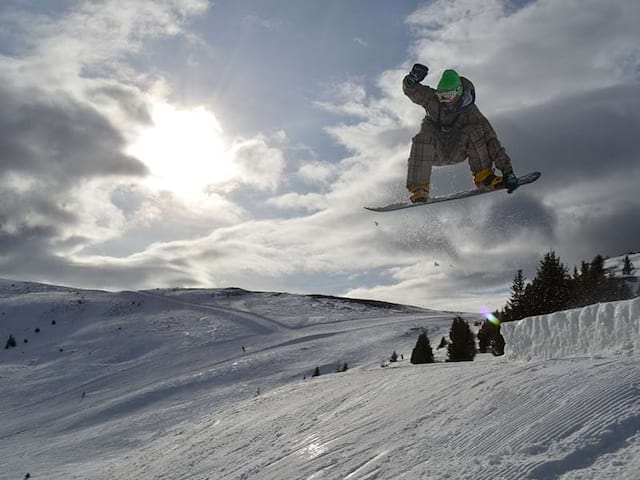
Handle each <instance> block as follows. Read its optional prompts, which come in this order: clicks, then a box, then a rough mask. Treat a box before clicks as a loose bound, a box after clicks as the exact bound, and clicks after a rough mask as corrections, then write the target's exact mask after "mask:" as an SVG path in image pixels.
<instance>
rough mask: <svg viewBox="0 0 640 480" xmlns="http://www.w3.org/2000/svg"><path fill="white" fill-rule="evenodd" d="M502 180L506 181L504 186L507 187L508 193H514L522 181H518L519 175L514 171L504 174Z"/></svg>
mask: <svg viewBox="0 0 640 480" xmlns="http://www.w3.org/2000/svg"><path fill="white" fill-rule="evenodd" d="M502 181H503V182H504V186H505V188H506V189H507V193H512V192H513V191H514V190H515V189H516V188H518V187H519V186H520V182H519V181H518V177H516V176H515V175H514V174H513V172H512V173H507V174H504V173H503V175H502Z"/></svg>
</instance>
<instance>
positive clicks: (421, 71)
mask: <svg viewBox="0 0 640 480" xmlns="http://www.w3.org/2000/svg"><path fill="white" fill-rule="evenodd" d="M427 73H429V67H426V66H424V65H422V64H421V63H416V64H414V65H413V67H412V68H411V71H410V72H409V75H407V81H408V82H409V83H411V84H413V85H415V84H416V83H420V82H421V81H422V80H424V77H426V76H427Z"/></svg>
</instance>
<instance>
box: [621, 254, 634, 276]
mask: <svg viewBox="0 0 640 480" xmlns="http://www.w3.org/2000/svg"><path fill="white" fill-rule="evenodd" d="M635 271H636V267H635V266H634V265H633V262H632V261H631V259H630V258H629V255H625V257H624V265H623V266H622V274H623V275H633V272H635Z"/></svg>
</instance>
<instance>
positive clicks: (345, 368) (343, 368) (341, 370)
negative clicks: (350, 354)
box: [336, 362, 349, 373]
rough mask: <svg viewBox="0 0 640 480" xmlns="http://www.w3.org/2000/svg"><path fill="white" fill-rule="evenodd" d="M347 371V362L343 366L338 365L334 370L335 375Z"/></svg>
mask: <svg viewBox="0 0 640 480" xmlns="http://www.w3.org/2000/svg"><path fill="white" fill-rule="evenodd" d="M347 370H349V366H348V365H347V362H344V364H343V365H340V364H338V367H337V368H336V373H343V372H346V371H347Z"/></svg>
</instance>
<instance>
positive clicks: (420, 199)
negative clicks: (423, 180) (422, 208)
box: [409, 184, 429, 203]
mask: <svg viewBox="0 0 640 480" xmlns="http://www.w3.org/2000/svg"><path fill="white" fill-rule="evenodd" d="M409 191H410V192H411V196H410V197H409V200H411V203H426V201H427V200H429V185H428V184H427V185H419V186H417V187H413V188H412V189H410V190H409Z"/></svg>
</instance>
